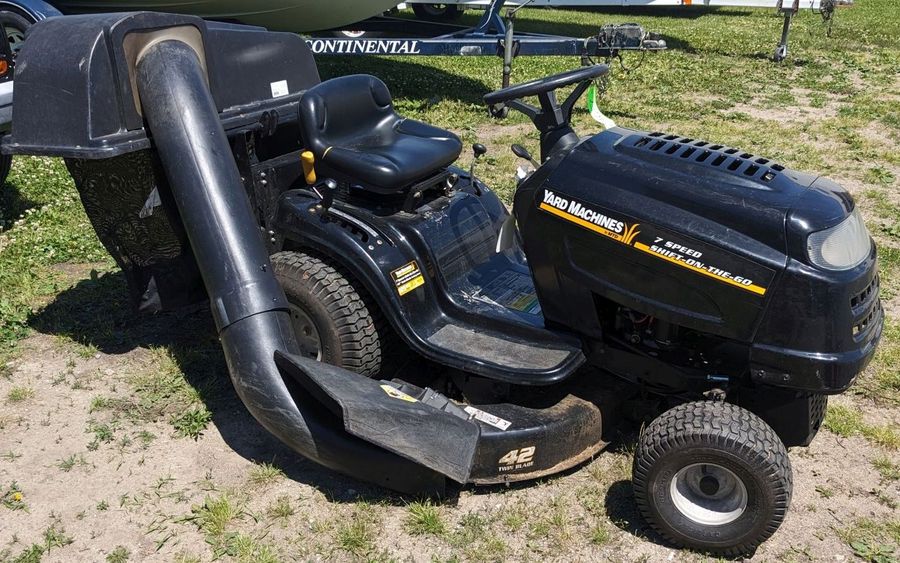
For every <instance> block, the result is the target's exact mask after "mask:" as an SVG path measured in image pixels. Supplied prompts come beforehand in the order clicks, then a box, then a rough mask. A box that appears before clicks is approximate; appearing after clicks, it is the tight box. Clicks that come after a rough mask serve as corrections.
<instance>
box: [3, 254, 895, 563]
mask: <svg viewBox="0 0 900 563" xmlns="http://www.w3.org/2000/svg"><path fill="white" fill-rule="evenodd" d="M87 271H89V268H88V270H87ZM172 322H176V321H172ZM163 329H165V327H163ZM169 329H171V330H174V329H173V327H169ZM22 346H23V354H22V356H21V357H20V359H18V360H16V361H15V362H13V364H12V366H11V368H12V375H11V377H10V378H8V379H2V380H0V400H4V401H5V404H4V405H3V409H2V413H3V414H2V416H0V456H2V457H0V487H7V486H9V485H10V484H11V483H12V482H15V483H16V484H17V486H18V487H19V488H20V490H21V491H22V494H23V502H24V504H25V505H26V506H27V510H15V511H10V510H8V509H5V508H2V507H0V511H3V514H2V517H3V518H2V520H3V523H4V524H3V526H2V527H0V553H2V551H3V549H6V550H8V553H9V554H12V555H16V554H18V553H20V552H22V551H24V550H25V549H26V548H28V546H29V545H31V544H39V545H44V544H45V543H46V537H48V532H49V537H51V538H58V537H62V538H63V539H64V540H65V541H62V540H60V541H57V542H56V543H54V544H53V545H52V546H51V548H50V549H49V551H47V552H46V553H45V555H44V559H42V561H72V560H95V561H96V560H100V559H103V558H104V557H106V556H107V555H108V554H110V553H112V552H113V550H115V549H116V548H117V547H119V546H122V547H123V548H124V549H126V550H127V551H128V552H129V553H130V554H131V560H135V561H171V560H173V559H176V558H178V557H180V556H185V555H190V556H197V557H199V558H200V559H201V560H209V559H210V558H212V557H213V556H215V555H223V556H226V555H227V554H229V553H231V554H232V555H233V554H238V553H239V552H240V553H243V552H241V551H240V550H242V549H244V550H245V551H246V550H249V551H247V552H248V553H250V552H252V553H256V555H257V557H256V559H257V560H263V561H265V560H268V559H266V558H265V557H266V556H268V555H271V556H272V557H275V558H276V559H277V558H282V559H284V560H296V559H323V558H324V559H353V558H357V557H363V558H379V557H381V558H384V557H393V558H402V559H408V560H414V561H427V560H430V559H432V558H434V557H436V558H439V559H446V558H450V557H453V556H454V555H456V556H459V557H461V558H462V559H470V560H495V559H508V560H541V559H547V560H585V561H587V560H602V559H609V560H626V561H636V560H645V561H662V560H680V561H695V560H696V561H700V560H703V558H702V557H700V556H697V555H694V554H691V553H687V552H679V551H676V550H673V549H670V548H669V547H667V546H665V545H662V544H661V542H660V540H659V538H657V537H655V535H654V534H653V533H652V532H651V531H650V530H649V529H648V528H647V527H646V525H645V523H644V522H643V520H642V519H641V518H640V517H639V516H638V515H637V513H636V511H635V508H634V504H633V498H632V492H631V485H630V482H629V480H628V479H629V473H630V463H631V457H630V454H629V452H628V451H627V447H626V448H624V449H616V448H614V449H613V450H612V451H610V452H607V453H604V454H602V455H600V456H598V457H597V458H596V459H595V460H594V461H592V462H591V463H588V464H586V465H585V466H583V467H581V468H579V469H577V470H575V471H572V472H569V473H568V474H566V475H563V476H561V477H558V478H555V479H549V480H546V481H544V482H542V483H532V484H530V485H528V486H517V487H513V488H509V489H506V488H491V489H464V490H463V491H461V492H460V493H459V494H458V495H457V496H455V497H454V498H452V499H450V500H448V501H447V502H446V503H444V504H442V505H439V506H437V508H436V510H437V513H438V514H439V517H440V519H441V522H442V523H443V524H442V525H443V527H444V528H443V532H442V533H441V534H440V535H438V536H435V535H428V534H426V535H414V534H413V533H411V531H410V524H409V521H410V510H409V509H408V508H407V503H408V502H410V501H412V500H414V499H401V498H398V497H396V496H394V495H391V494H389V493H385V492H384V491H382V490H379V489H377V488H373V487H369V486H367V485H364V484H361V483H359V482H356V481H353V480H351V479H347V478H344V477H341V476H340V475H336V474H334V473H331V472H329V471H326V470H324V469H321V468H319V467H318V466H316V465H314V464H312V463H310V462H308V461H305V460H303V459H300V458H298V457H297V456H296V455H294V454H293V453H291V452H290V451H288V450H287V449H286V448H285V447H284V446H282V445H281V444H280V443H278V442H277V441H276V440H274V439H273V438H271V437H270V436H269V435H268V434H267V433H266V432H264V431H263V430H262V429H261V428H260V427H259V425H258V424H256V423H255V422H254V421H253V419H252V418H251V417H250V416H249V414H248V413H247V412H246V410H244V408H243V407H242V406H241V404H240V402H239V401H238V399H237V398H236V397H235V396H234V394H233V392H232V391H231V388H230V383H229V382H228V379H227V376H226V375H225V374H224V373H222V377H221V380H220V381H218V385H219V386H220V387H221V389H220V393H218V394H217V395H215V396H216V397H217V398H216V399H215V400H213V401H211V402H209V407H210V410H211V411H212V412H213V423H212V424H211V425H210V426H209V427H208V428H207V429H206V430H205V431H204V432H203V433H202V435H201V436H200V437H199V438H198V439H197V440H196V441H195V440H191V439H186V438H178V437H177V436H176V434H175V432H174V431H173V428H172V426H171V424H169V423H168V421H166V420H161V421H158V422H153V423H147V422H140V421H134V420H129V419H128V417H125V416H119V415H117V414H116V412H115V409H112V410H111V409H110V407H109V405H110V404H116V403H115V401H134V400H135V399H136V398H137V395H138V391H136V390H135V388H134V386H133V381H134V375H135V374H139V373H141V370H145V369H147V368H148V366H152V365H153V364H151V363H150V357H151V351H150V350H148V349H146V348H144V347H140V346H138V347H135V348H134V349H131V350H128V351H117V353H107V352H104V351H102V350H101V351H96V352H94V351H91V353H89V354H85V353H84V349H83V347H78V346H77V345H76V346H75V347H74V348H73V343H71V342H70V341H65V340H63V339H60V338H58V337H55V336H52V335H48V334H38V335H35V336H33V337H31V338H29V339H27V340H26V341H24V342H23V344H22ZM185 376H186V377H187V378H188V379H190V378H191V375H190V374H188V373H186V374H185ZM13 388H28V389H30V390H31V391H32V395H31V396H30V397H29V398H27V399H25V400H22V401H19V402H12V403H11V402H9V400H8V399H7V397H8V396H9V393H10V391H11V390H12V389H13ZM98 398H102V400H100V399H98ZM841 401H842V402H843V403H845V404H854V403H852V400H851V399H850V398H842V399H841ZM847 401H851V402H850V403H847ZM866 408H867V409H869V407H868V406H866ZM867 416H868V415H867ZM878 416H879V417H889V418H890V420H894V421H896V414H895V413H890V414H889V415H887V414H881V415H878ZM102 424H109V425H110V428H109V432H110V435H109V436H108V439H107V437H104V438H103V439H102V440H100V441H99V443H98V442H97V436H98V431H97V427H98V425H102ZM627 436H630V437H626V439H625V444H626V445H627V443H628V442H629V440H630V439H633V429H632V433H631V434H630V435H627ZM894 453H895V452H894ZM894 453H890V455H893V457H894V459H896V456H895V455H894ZM884 455H886V454H885V452H883V451H881V450H879V449H878V448H875V447H873V446H872V445H871V444H869V443H868V442H866V441H865V440H863V439H862V438H849V439H842V438H838V437H836V436H834V435H832V434H830V433H828V432H822V433H821V434H820V436H819V437H818V438H817V439H816V441H815V442H814V443H813V445H812V446H811V447H810V448H808V449H796V450H795V451H793V452H792V456H791V458H792V464H793V468H794V500H793V505H792V509H791V512H790V513H789V515H788V518H787V520H786V521H785V523H784V525H783V526H782V528H781V530H780V531H779V532H778V533H777V534H776V535H775V536H774V537H773V538H772V539H771V540H770V541H769V542H767V543H766V544H765V545H764V546H763V547H762V548H761V549H760V550H759V551H758V553H757V555H756V557H755V559H758V560H761V561H762V560H772V559H785V558H786V559H792V560H823V559H828V560H846V559H850V558H852V552H851V550H850V548H849V547H848V545H847V543H846V541H845V539H844V538H843V537H842V536H841V535H840V534H839V532H842V531H843V530H844V529H845V528H846V527H847V526H848V525H850V524H851V523H852V522H854V521H857V520H858V519H860V518H868V519H888V518H891V517H893V516H895V512H894V511H895V508H891V506H892V505H893V506H894V507H896V505H897V504H898V503H900V490H898V487H897V486H896V482H893V483H884V482H882V481H881V478H880V476H879V474H878V473H877V471H875V469H873V466H872V462H873V460H874V459H875V458H877V457H883V456H884ZM259 462H273V464H274V467H277V469H275V470H274V472H273V474H272V475H270V476H269V477H265V475H263V476H261V472H260V467H261V466H260V465H259ZM262 467H265V466H262ZM263 473H265V472H263ZM849 476H852V478H848V477H849ZM222 503H224V504H222ZM223 506H227V507H229V508H230V509H231V512H230V513H228V514H227V515H226V516H227V517H226V518H224V520H223V522H224V523H223V524H222V526H223V531H222V533H221V534H220V535H216V534H215V533H214V526H213V524H215V523H216V522H218V520H216V519H215V518H214V517H213V516H212V515H214V514H220V513H219V512H216V510H219V509H222V507H223ZM211 530H213V531H211ZM217 546H218V547H217ZM247 546H249V547H247ZM217 549H218V550H220V551H221V550H224V551H221V552H220V551H217ZM229 550H230V551H229ZM267 554H268V555H267ZM251 559H252V558H251Z"/></svg>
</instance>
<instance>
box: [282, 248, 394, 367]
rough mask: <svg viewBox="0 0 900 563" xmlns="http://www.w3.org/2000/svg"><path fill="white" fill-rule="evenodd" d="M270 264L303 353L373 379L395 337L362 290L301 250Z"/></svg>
mask: <svg viewBox="0 0 900 563" xmlns="http://www.w3.org/2000/svg"><path fill="white" fill-rule="evenodd" d="M271 260H272V267H273V269H274V273H275V277H276V278H277V279H278V281H279V282H281V286H282V288H284V293H285V295H286V296H287V298H288V302H289V303H290V305H291V319H292V321H293V323H294V330H295V333H296V335H297V339H298V342H299V344H300V347H301V350H302V351H303V353H304V354H305V355H307V356H309V357H312V358H314V359H318V360H320V361H323V362H326V363H329V364H332V365H336V366H340V367H342V368H345V369H348V370H350V371H355V372H356V373H359V374H362V375H365V376H368V377H374V376H377V375H379V374H380V373H381V372H382V371H383V369H384V368H385V364H386V361H385V360H386V356H387V355H389V354H390V352H389V348H390V347H391V344H392V342H393V341H394V340H396V336H395V335H394V333H393V331H392V330H391V327H390V326H388V323H387V322H386V320H385V319H384V317H383V316H382V315H381V312H380V311H379V310H378V308H377V307H376V306H375V305H374V304H373V303H372V302H371V298H369V296H368V295H367V294H366V293H365V292H364V291H363V289H362V288H361V287H357V285H358V284H357V283H356V282H355V281H354V280H352V279H351V278H350V276H349V275H346V274H344V273H343V272H341V271H339V270H338V269H336V268H335V267H334V266H332V265H330V264H328V263H326V262H325V261H323V260H321V259H319V258H317V257H315V256H310V255H309V254H305V253H303V252H279V253H277V254H274V255H272V257H271ZM316 342H318V350H316Z"/></svg>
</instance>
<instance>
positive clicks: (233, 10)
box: [54, 0, 397, 32]
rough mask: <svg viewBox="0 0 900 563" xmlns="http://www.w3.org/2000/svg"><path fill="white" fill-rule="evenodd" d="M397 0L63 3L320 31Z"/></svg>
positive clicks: (61, 5)
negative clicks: (188, 15)
mask: <svg viewBox="0 0 900 563" xmlns="http://www.w3.org/2000/svg"><path fill="white" fill-rule="evenodd" d="M396 4H397V0H328V1H327V2H323V1H322V0H253V1H252V2H251V1H248V0H199V1H198V0H63V1H57V2H54V5H55V6H56V7H57V8H58V9H59V10H60V11H61V12H63V13H65V14H85V13H98V12H135V11H145V10H148V11H154V12H171V13H175V14H190V15H195V16H200V17H203V18H209V19H217V20H226V21H237V22H241V23H245V24H249V25H259V26H263V27H266V28H268V29H271V30H274V31H293V32H303V31H317V30H322V29H331V28H335V27H341V26H345V25H349V24H353V23H356V22H359V21H362V20H364V19H366V18H369V17H372V16H374V15H377V14H380V13H382V12H384V11H385V10H389V9H391V8H393V7H394V6H395V5H396Z"/></svg>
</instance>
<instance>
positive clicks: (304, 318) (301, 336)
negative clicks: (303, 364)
mask: <svg viewBox="0 0 900 563" xmlns="http://www.w3.org/2000/svg"><path fill="white" fill-rule="evenodd" d="M291 324H292V325H293V326H294V334H295V335H297V344H298V345H299V346H300V352H301V353H302V354H303V355H304V356H306V357H307V358H312V359H314V360H319V361H321V360H322V341H321V339H320V338H319V330H318V328H316V323H314V322H313V320H312V317H310V316H309V314H308V313H307V312H306V311H304V310H303V309H301V308H300V307H297V306H296V305H291Z"/></svg>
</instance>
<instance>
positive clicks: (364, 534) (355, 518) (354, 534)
mask: <svg viewBox="0 0 900 563" xmlns="http://www.w3.org/2000/svg"><path fill="white" fill-rule="evenodd" d="M380 530H381V518H380V516H379V515H378V511H377V510H376V509H375V507H374V506H373V505H371V504H369V503H366V502H358V503H356V505H355V506H354V507H353V510H352V511H351V512H350V515H349V517H348V518H341V520H340V522H338V524H337V526H336V533H335V543H336V545H337V547H338V548H339V549H341V550H343V551H345V552H347V553H349V554H350V555H353V556H355V557H366V556H371V555H372V554H374V553H375V540H376V539H377V538H378V535H379V532H380Z"/></svg>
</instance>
